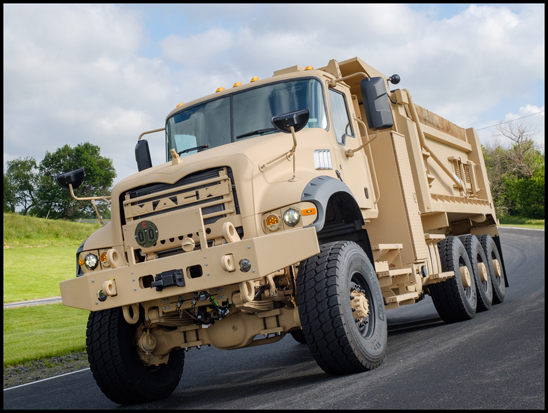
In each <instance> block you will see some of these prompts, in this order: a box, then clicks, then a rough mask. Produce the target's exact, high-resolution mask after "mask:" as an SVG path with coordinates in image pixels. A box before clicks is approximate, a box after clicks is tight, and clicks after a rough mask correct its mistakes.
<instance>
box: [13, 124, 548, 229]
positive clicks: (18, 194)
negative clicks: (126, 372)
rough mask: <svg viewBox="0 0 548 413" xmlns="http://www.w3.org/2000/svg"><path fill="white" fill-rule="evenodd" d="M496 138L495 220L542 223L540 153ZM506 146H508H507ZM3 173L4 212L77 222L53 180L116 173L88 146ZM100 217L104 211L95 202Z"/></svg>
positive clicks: (103, 187) (88, 214)
mask: <svg viewBox="0 0 548 413" xmlns="http://www.w3.org/2000/svg"><path fill="white" fill-rule="evenodd" d="M497 130H498V136H499V137H501V138H503V139H504V140H505V141H506V143H501V142H500V140H499V139H496V140H495V141H493V142H491V143H490V144H488V145H486V146H482V149H483V156H484V159H485V166H486V168H487V175H488V178H489V182H490V185H491V192H492V195H493V201H494V204H495V209H496V212H497V216H501V215H506V216H521V217H526V218H539V219H544V196H545V185H544V153H542V152H541V151H540V150H539V149H538V147H537V145H536V144H535V141H534V139H533V138H534V136H535V134H536V132H535V131H533V130H531V129H530V128H529V127H528V126H527V125H526V124H524V123H514V122H511V123H508V124H503V125H499V126H497ZM507 141H510V143H509V144H508V142H507ZM7 166H8V168H7V172H5V173H4V177H3V178H4V212H8V211H12V212H15V211H16V208H18V211H19V213H20V214H23V215H27V214H30V215H32V216H36V217H42V218H46V217H49V218H54V219H61V218H62V219H69V220H70V219H78V218H93V217H95V213H94V209H93V206H92V205H91V203H90V202H85V201H76V200H74V199H73V198H72V197H71V196H70V194H69V192H68V191H67V190H64V189H62V188H61V187H60V186H59V185H57V183H56V182H55V176H57V175H59V174H61V173H64V172H69V171H72V170H74V169H78V168H81V167H84V168H85V179H84V183H83V184H82V185H81V186H80V187H79V188H78V189H77V194H76V195H77V196H78V197H89V196H109V195H110V192H111V186H112V182H113V180H114V178H115V177H116V172H115V170H114V166H113V164H112V160H111V159H108V158H105V157H103V156H101V154H100V148H99V147H98V146H95V145H92V144H90V143H89V142H86V143H83V144H79V145H77V146H75V147H74V148H72V147H70V146H69V145H65V146H63V147H62V148H59V149H57V150H56V151H55V152H53V153H50V152H46V156H45V157H44V159H43V160H42V161H41V162H40V163H37V162H36V160H35V159H34V158H32V157H25V158H17V159H14V160H12V161H8V162H7ZM97 207H98V209H99V212H100V214H101V215H102V217H103V218H110V209H109V207H108V205H107V204H106V203H104V202H97Z"/></svg>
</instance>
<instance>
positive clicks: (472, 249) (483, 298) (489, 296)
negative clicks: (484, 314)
mask: <svg viewBox="0 0 548 413" xmlns="http://www.w3.org/2000/svg"><path fill="white" fill-rule="evenodd" d="M459 238H460V240H461V242H462V244H463V245H464V248H465V249H466V252H467V253H468V258H470V264H471V265H472V270H473V271H474V279H475V281H476V291H477V297H478V307H477V311H478V312H481V311H487V310H489V309H490V308H491V306H492V305H493V286H492V284H491V277H489V276H488V278H487V283H488V291H487V292H486V291H485V290H484V289H483V284H482V282H481V278H480V275H479V273H477V271H479V268H478V260H477V256H476V255H477V254H479V255H480V257H481V262H482V263H483V264H485V265H487V258H486V256H485V252H484V250H483V248H482V246H481V243H480V241H479V239H478V238H477V237H476V236H475V235H471V234H468V235H462V236H459ZM487 272H488V273H489V270H487Z"/></svg>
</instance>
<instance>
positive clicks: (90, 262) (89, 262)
mask: <svg viewBox="0 0 548 413" xmlns="http://www.w3.org/2000/svg"><path fill="white" fill-rule="evenodd" d="M84 264H86V267H87V269H88V270H94V269H95V268H97V265H98V264H99V259H98V258H97V257H96V256H95V255H94V254H88V255H86V258H85V259H84Z"/></svg>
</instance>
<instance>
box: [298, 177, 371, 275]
mask: <svg viewBox="0 0 548 413" xmlns="http://www.w3.org/2000/svg"><path fill="white" fill-rule="evenodd" d="M341 193H344V194H346V195H347V196H349V197H350V198H351V199H352V200H354V203H355V206H356V211H355V214H356V215H357V216H356V218H357V220H356V221H354V223H349V226H348V227H347V228H346V229H345V230H344V232H343V233H339V234H338V235H336V234H335V233H333V232H331V231H327V234H326V233H325V232H326V231H324V236H323V237H322V236H321V234H320V231H322V230H323V229H324V226H325V216H326V210H327V207H328V205H329V202H330V200H331V199H332V197H333V196H334V195H336V194H339V195H341ZM343 196H344V195H343ZM301 201H302V202H312V203H313V204H314V205H316V210H317V212H318V217H317V218H316V220H315V221H314V223H312V224H310V225H308V227H314V228H316V233H317V234H318V240H319V241H320V238H322V239H323V241H324V242H328V241H332V240H344V239H346V240H350V241H354V242H357V243H358V244H360V246H361V247H362V248H363V250H364V251H365V253H366V254H367V256H368V258H369V260H370V261H371V264H372V265H373V266H374V265H375V262H374V258H373V251H372V248H371V242H370V240H369V235H368V234H367V230H366V229H365V228H363V225H364V220H363V215H362V214H361V210H360V208H359V206H358V202H357V201H356V198H355V197H354V195H353V194H352V191H351V190H350V188H348V186H347V185H346V184H345V183H344V182H342V181H340V180H338V179H335V178H332V177H330V176H325V175H322V176H317V177H315V178H314V179H312V180H311V181H310V182H309V183H308V184H307V185H306V186H305V187H304V189H303V193H302V195H301ZM328 228H329V227H328ZM330 232H331V234H329V233H330ZM320 243H321V242H320Z"/></svg>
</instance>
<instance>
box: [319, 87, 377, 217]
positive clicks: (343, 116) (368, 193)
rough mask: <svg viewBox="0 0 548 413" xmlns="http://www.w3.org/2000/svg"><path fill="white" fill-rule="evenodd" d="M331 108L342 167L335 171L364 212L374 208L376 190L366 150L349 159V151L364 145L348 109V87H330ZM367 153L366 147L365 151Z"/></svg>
mask: <svg viewBox="0 0 548 413" xmlns="http://www.w3.org/2000/svg"><path fill="white" fill-rule="evenodd" d="M328 94H329V105H330V113H331V126H332V127H331V130H332V131H333V134H334V136H333V139H334V140H335V143H334V145H333V146H334V149H335V150H336V151H337V156H336V157H335V159H337V158H338V161H339V165H336V166H337V167H336V168H335V170H336V171H340V172H339V173H340V175H341V176H339V179H341V180H342V181H343V182H344V183H345V184H346V185H347V186H348V187H349V188H350V190H351V191H352V193H353V194H354V197H355V198H356V201H357V202H358V205H359V207H360V208H362V209H369V208H373V206H374V197H375V193H374V189H373V185H372V180H371V173H370V171H369V163H368V160H367V157H366V156H365V153H364V149H361V150H360V151H357V152H355V153H354V156H352V157H348V156H346V153H345V152H346V150H347V149H356V148H357V147H359V146H360V145H361V144H362V142H361V139H360V136H359V131H358V130H357V123H356V121H354V119H353V116H352V117H351V116H350V114H351V113H352V112H351V111H350V110H349V108H350V104H351V102H352V100H351V99H352V98H351V96H350V93H349V91H348V90H347V89H346V88H342V87H340V88H339V87H336V88H329V93H328ZM365 150H367V147H366V149H365Z"/></svg>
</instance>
